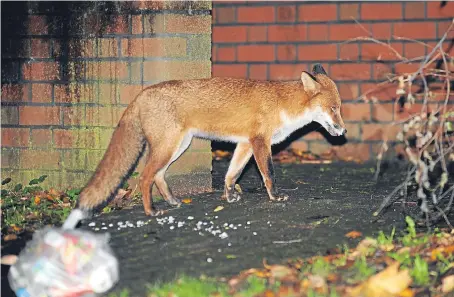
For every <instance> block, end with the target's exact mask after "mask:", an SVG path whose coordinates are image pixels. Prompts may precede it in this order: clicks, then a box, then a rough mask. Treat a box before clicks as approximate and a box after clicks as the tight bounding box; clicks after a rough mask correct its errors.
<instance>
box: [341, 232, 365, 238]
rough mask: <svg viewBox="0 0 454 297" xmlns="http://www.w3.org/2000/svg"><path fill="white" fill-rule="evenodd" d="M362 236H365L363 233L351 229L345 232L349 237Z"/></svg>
mask: <svg viewBox="0 0 454 297" xmlns="http://www.w3.org/2000/svg"><path fill="white" fill-rule="evenodd" d="M360 236H363V234H362V233H361V232H359V231H350V232H348V233H347V234H345V237H347V238H358V237H360Z"/></svg>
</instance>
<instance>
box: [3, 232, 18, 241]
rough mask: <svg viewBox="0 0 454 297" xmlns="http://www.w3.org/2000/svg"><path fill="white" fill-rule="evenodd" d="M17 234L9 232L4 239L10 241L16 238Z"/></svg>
mask: <svg viewBox="0 0 454 297" xmlns="http://www.w3.org/2000/svg"><path fill="white" fill-rule="evenodd" d="M16 239H17V235H16V234H8V235H5V236H4V237H3V240H4V241H10V240H16Z"/></svg>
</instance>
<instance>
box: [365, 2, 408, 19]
mask: <svg viewBox="0 0 454 297" xmlns="http://www.w3.org/2000/svg"><path fill="white" fill-rule="evenodd" d="M361 19H363V20H395V19H397V20H401V19H402V4H401V3H362V4H361Z"/></svg>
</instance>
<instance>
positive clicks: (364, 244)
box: [348, 238, 377, 259]
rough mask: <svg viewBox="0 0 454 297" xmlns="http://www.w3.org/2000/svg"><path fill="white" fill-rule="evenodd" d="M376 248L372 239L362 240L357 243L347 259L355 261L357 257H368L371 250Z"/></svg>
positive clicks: (375, 241) (375, 242) (375, 243)
mask: <svg viewBox="0 0 454 297" xmlns="http://www.w3.org/2000/svg"><path fill="white" fill-rule="evenodd" d="M376 246H377V240H375V239H373V238H364V239H363V240H361V241H360V242H359V243H358V246H357V247H356V250H355V251H353V252H352V253H351V254H350V255H349V256H348V258H349V259H355V258H356V257H358V256H363V255H366V256H367V255H369V254H370V253H371V249H372V248H375V247H376Z"/></svg>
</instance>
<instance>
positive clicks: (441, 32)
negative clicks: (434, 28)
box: [437, 22, 454, 39]
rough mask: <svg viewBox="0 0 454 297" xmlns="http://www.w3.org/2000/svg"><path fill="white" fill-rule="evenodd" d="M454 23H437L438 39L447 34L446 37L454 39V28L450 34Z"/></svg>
mask: <svg viewBox="0 0 454 297" xmlns="http://www.w3.org/2000/svg"><path fill="white" fill-rule="evenodd" d="M451 23H452V22H437V24H438V38H441V37H442V36H443V35H444V34H445V33H446V32H447V33H448V34H447V35H446V36H447V37H448V39H449V38H453V37H454V28H452V29H451V30H450V31H449V32H448V29H449V26H451Z"/></svg>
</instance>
